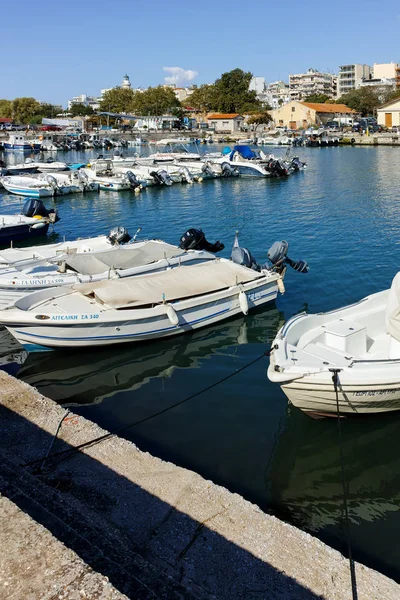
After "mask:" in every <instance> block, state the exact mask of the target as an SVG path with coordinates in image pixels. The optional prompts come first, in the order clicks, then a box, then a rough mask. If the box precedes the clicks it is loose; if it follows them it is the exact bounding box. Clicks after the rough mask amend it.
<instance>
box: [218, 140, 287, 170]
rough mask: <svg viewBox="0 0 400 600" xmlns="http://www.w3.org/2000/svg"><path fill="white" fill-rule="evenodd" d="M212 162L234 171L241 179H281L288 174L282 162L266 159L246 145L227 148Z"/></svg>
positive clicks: (259, 152) (261, 153) (271, 158)
mask: <svg viewBox="0 0 400 600" xmlns="http://www.w3.org/2000/svg"><path fill="white" fill-rule="evenodd" d="M214 161H215V162H218V163H220V164H221V166H223V167H224V168H225V169H228V167H230V168H231V169H234V170H235V171H237V172H238V173H239V175H240V176H241V177H282V176H287V175H289V173H290V171H289V170H288V168H287V165H285V164H284V163H283V161H282V160H280V159H276V158H275V157H273V156H270V157H267V156H266V155H265V154H264V152H263V151H262V150H252V149H251V148H250V146H246V145H243V146H242V145H238V146H234V147H233V149H232V150H230V149H228V147H227V148H226V150H224V151H223V155H222V156H221V157H220V158H218V159H214Z"/></svg>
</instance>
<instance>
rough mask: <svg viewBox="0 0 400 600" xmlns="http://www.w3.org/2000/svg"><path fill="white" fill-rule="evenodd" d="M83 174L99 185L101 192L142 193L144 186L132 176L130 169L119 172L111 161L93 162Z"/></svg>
mask: <svg viewBox="0 0 400 600" xmlns="http://www.w3.org/2000/svg"><path fill="white" fill-rule="evenodd" d="M81 172H82V173H85V174H86V176H87V178H88V179H89V181H91V182H94V183H97V184H98V185H99V186H100V189H101V190H106V191H111V192H119V191H120V190H130V189H132V190H134V191H137V192H140V190H141V189H142V188H143V185H144V182H141V181H138V180H137V179H136V177H135V176H134V175H133V174H132V172H131V168H130V167H124V168H123V169H121V170H120V171H118V172H117V171H116V170H115V168H114V166H113V161H112V160H110V159H97V160H93V161H92V162H91V163H90V164H89V165H87V167H86V168H84V169H81Z"/></svg>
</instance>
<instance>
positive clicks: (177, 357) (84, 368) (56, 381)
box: [18, 308, 283, 409]
mask: <svg viewBox="0 0 400 600" xmlns="http://www.w3.org/2000/svg"><path fill="white" fill-rule="evenodd" d="M282 322H283V316H282V315H281V314H280V313H279V311H278V310H277V309H276V308H269V309H268V310H263V311H261V312H260V311H258V312H255V313H253V314H252V315H250V316H247V317H241V318H237V319H234V320H231V321H228V322H226V323H223V324H217V325H215V326H213V327H212V328H211V327H210V328H207V329H205V330H201V331H195V332H193V333H190V334H186V335H185V336H184V337H183V338H180V339H172V340H162V341H160V342H156V343H154V342H152V343H148V344H146V343H144V344H141V345H130V346H129V347H127V348H124V349H123V350H122V349H121V350H120V349H119V348H118V349H115V348H113V349H110V350H108V349H104V348H103V349H101V350H95V349H91V350H90V352H89V353H88V352H85V353H84V352H75V353H74V354H72V355H71V354H69V353H68V354H67V353H65V354H61V353H60V354H58V355H57V358H56V359H55V355H54V353H52V352H43V353H33V354H29V357H28V359H27V361H26V362H25V365H24V367H23V368H22V369H21V370H20V372H19V374H18V375H19V378H20V379H23V380H24V381H25V382H26V383H29V384H30V385H32V386H34V387H36V388H38V390H39V391H40V392H41V393H42V394H44V395H45V396H48V397H49V398H52V399H53V400H55V401H56V402H58V403H59V404H67V405H68V406H71V405H72V406H79V405H90V404H97V403H100V402H102V401H103V400H104V399H105V398H108V399H109V398H112V397H113V396H114V395H115V394H120V393H121V392H123V391H128V390H129V391H133V390H137V389H138V388H140V387H141V386H143V385H144V384H146V383H148V382H149V381H150V380H152V379H153V378H166V377H167V378H168V377H170V376H171V375H172V373H173V372H174V370H175V369H198V368H200V367H201V364H202V362H203V361H204V360H207V359H210V358H211V357H212V356H213V355H214V354H216V353H218V352H219V351H222V350H225V349H228V348H229V347H231V346H232V348H231V351H232V354H233V355H236V354H238V350H237V346H238V345H245V344H254V343H257V344H259V343H262V344H263V348H262V349H266V348H268V344H270V343H271V340H272V339H273V338H274V335H275V334H276V331H277V328H278V327H279V325H280V323H282ZM262 349H261V348H260V347H258V348H257V352H258V353H259V354H260V353H261V352H262ZM260 350H261V352H260ZM251 359H252V356H251V357H245V359H244V360H243V364H245V363H246V362H250V360H251ZM56 361H57V362H56ZM240 366H242V364H240V365H238V364H237V361H235V360H232V361H231V364H230V366H229V370H230V371H234V370H235V368H239V367H240ZM218 379H219V377H218V374H215V375H214V380H218ZM210 383H211V381H208V380H204V379H203V386H201V387H206V386H207V385H208V384H210ZM201 387H200V388H199V389H201ZM187 391H188V392H189V391H190V392H193V391H196V390H192V389H190V390H187ZM171 403H172V402H171ZM151 404H152V408H153V409H154V404H153V402H151Z"/></svg>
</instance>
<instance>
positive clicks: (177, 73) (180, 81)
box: [163, 67, 198, 87]
mask: <svg viewBox="0 0 400 600" xmlns="http://www.w3.org/2000/svg"><path fill="white" fill-rule="evenodd" d="M163 70H164V71H166V72H167V73H169V74H170V75H169V76H168V77H164V81H165V83H170V84H174V85H176V86H177V87H184V85H185V84H186V83H189V81H193V79H194V78H195V77H197V75H198V73H197V71H192V70H191V69H187V70H186V69H182V67H163Z"/></svg>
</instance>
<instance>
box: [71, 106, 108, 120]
mask: <svg viewBox="0 0 400 600" xmlns="http://www.w3.org/2000/svg"><path fill="white" fill-rule="evenodd" d="M68 112H69V113H70V114H71V115H72V116H73V117H86V116H90V115H92V114H93V113H94V110H93V108H92V107H91V106H85V105H84V104H72V105H71V108H69V109H68ZM107 112H109V111H107Z"/></svg>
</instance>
